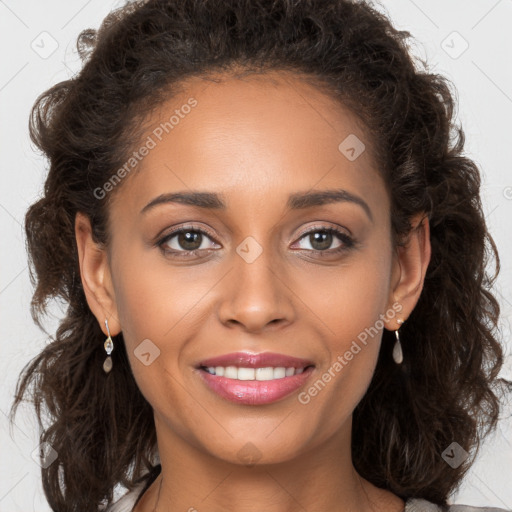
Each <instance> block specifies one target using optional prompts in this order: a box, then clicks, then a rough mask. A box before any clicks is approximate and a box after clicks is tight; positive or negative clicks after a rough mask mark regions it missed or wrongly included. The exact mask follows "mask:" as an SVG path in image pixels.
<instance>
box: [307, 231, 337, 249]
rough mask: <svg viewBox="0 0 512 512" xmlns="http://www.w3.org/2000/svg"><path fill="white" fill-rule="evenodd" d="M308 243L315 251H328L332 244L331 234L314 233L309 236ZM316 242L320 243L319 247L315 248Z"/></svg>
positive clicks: (325, 232)
mask: <svg viewBox="0 0 512 512" xmlns="http://www.w3.org/2000/svg"><path fill="white" fill-rule="evenodd" d="M310 242H311V246H312V247H313V248H314V249H315V250H317V251H322V250H325V249H329V247H330V246H331V244H332V233H329V232H328V231H316V232H315V233H312V234H311V235H310ZM317 242H320V246H318V245H316V246H315V244H316V243H317Z"/></svg>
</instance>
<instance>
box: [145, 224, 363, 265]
mask: <svg viewBox="0 0 512 512" xmlns="http://www.w3.org/2000/svg"><path fill="white" fill-rule="evenodd" d="M189 232H193V233H201V234H202V235H206V236H207V237H208V238H210V239H212V240H214V236H213V235H212V234H211V233H209V232H208V231H206V230H205V229H200V228H196V227H193V226H184V227H181V228H179V229H176V230H174V231H172V232H170V233H168V234H167V235H165V236H164V237H163V238H161V239H160V240H158V241H157V242H156V244H155V245H157V246H158V247H159V248H160V250H161V251H162V252H163V253H164V254H165V255H169V256H171V257H173V258H189V257H192V256H198V255H199V253H200V252H201V251H209V250H211V249H194V250H189V251H187V250H181V251H177V250H175V249H171V250H168V249H166V248H165V247H164V245H165V244H166V243H167V242H169V240H171V239H172V238H174V237H175V236H176V235H179V234H181V233H189ZM312 233H328V234H333V235H335V236H336V237H337V238H338V239H339V240H340V241H341V242H342V245H340V247H337V248H335V249H327V250H325V251H320V250H316V249H298V250H302V251H307V252H310V253H311V252H312V253H316V254H319V255H324V254H327V255H336V254H340V253H343V252H346V251H348V250H350V249H352V248H353V247H354V246H355V245H356V241H355V240H354V239H353V238H352V237H350V236H349V235H347V234H346V233H344V232H342V231H340V230H339V229H337V228H333V227H318V226H315V227H314V228H312V229H310V230H308V231H305V232H304V233H302V234H301V235H300V236H299V238H298V241H300V240H302V239H303V238H304V237H306V236H307V235H310V234H312Z"/></svg>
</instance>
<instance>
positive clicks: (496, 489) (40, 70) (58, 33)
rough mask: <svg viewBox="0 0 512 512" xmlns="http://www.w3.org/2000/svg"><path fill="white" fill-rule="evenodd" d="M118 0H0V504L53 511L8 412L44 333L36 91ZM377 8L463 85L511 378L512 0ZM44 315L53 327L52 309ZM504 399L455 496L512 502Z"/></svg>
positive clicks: (33, 436)
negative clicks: (38, 267) (31, 233)
mask: <svg viewBox="0 0 512 512" xmlns="http://www.w3.org/2000/svg"><path fill="white" fill-rule="evenodd" d="M121 5H122V2H121V1H117V2H112V1H111V0H110V1H109V0H107V1H105V0H68V1H57V0H46V1H44V2H42V1H40V0H39V1H36V0H24V1H15V0H0V38H1V43H2V44H1V49H0V51H1V54H2V61H1V66H0V119H1V123H0V148H1V150H2V151H1V161H0V162H1V163H0V166H1V175H0V177H1V187H0V230H1V231H0V233H1V237H0V240H1V253H0V343H1V356H0V379H1V380H0V382H1V386H0V443H1V444H0V512H15V511H23V512H29V511H41V512H43V511H49V510H50V509H49V507H48V505H47V503H46V500H45V498H44V495H43V492H42V488H41V483H40V468H39V465H38V463H37V460H36V459H37V457H35V456H34V454H35V453H37V446H38V434H37V425H36V421H35V419H34V416H33V415H32V413H31V411H30V410H29V409H28V408H24V409H22V413H21V414H20V415H19V416H18V417H17V420H16V424H15V425H14V426H13V428H12V429H10V428H9V425H8V421H7V416H6V415H7V413H8V410H9V407H10V405H11V402H12V397H13V390H14V386H15V382H16V379H17V376H18V374H19V372H20V370H21V369H22V367H23V366H24V365H25V364H26V363H27V362H28V361H29V360H30V359H31V358H32V357H34V356H35V355H36V354H37V353H38V351H39V350H40V349H41V348H42V347H43V346H44V345H45V343H46V341H47V336H46V335H45V333H43V332H42V331H40V330H39V329H38V328H37V327H36V326H35V325H34V324H33V322H32V319H31V316H30V312H29V303H30V299H31V292H32V288H31V285H30V281H29V274H28V268H27V255H26V250H25V238H24V231H23V219H24V214H25V212H26V210H27V208H28V206H29V205H30V204H31V203H33V202H34V201H35V200H36V199H37V198H38V196H39V195H40V194H41V191H42V186H43V183H44V179H45V175H46V169H47V166H46V162H45V160H44V159H43V158H42V157H41V155H39V154H38V153H37V152H35V150H34V148H33V147H32V145H31V143H30V140H29V137H28V130H27V124H28V116H29V110H30V107H31V106H32V104H33V103H34V101H35V99H36V97H37V96H38V95H39V94H40V93H41V92H43V91H44V90H46V89H48V88H49V87H50V86H52V85H53V84H55V83H57V82H59V81H61V80H64V79H67V78H68V77H70V76H71V75H73V74H74V73H75V72H77V71H78V70H79V67H80V60H79V58H78V56H77V54H76V51H75V42H76V37H77V35H78V34H79V32H80V31H81V30H83V29H85V28H97V27H98V26H99V24H100V22H101V20H102V19H103V18H104V16H105V15H106V14H107V13H108V12H109V11H110V10H111V9H113V8H115V7H119V6H121ZM378 8H379V9H382V10H385V11H386V12H388V14H389V15H390V17H391V18H392V20H393V22H394V24H395V25H396V26H397V27H398V28H400V29H404V30H408V31H410V32H411V34H412V35H413V36H414V39H415V42H414V53H415V54H416V55H418V56H420V57H422V58H424V59H426V60H427V61H428V62H429V66H430V70H431V71H434V72H438V73H441V74H443V75H445V76H447V77H448V78H449V79H450V80H451V81H452V82H453V84H454V85H455V87H456V89H457V91H458V105H459V107H458V118H459V120H460V121H461V122H462V124H463V126H464V129H465V133H466V137H467V143H466V149H467V154H468V155H469V156H470V157H471V158H473V159H474V160H475V161H476V162H477V163H478V165H479V167H480V169H481V171H482V180H483V183H482V191H481V193H482V198H483V202H484V209H485V212H486V219H487V223H488V226H489V229H490V231H491V234H492V236H493V237H494V239H495V241H496V243H497V246H498V249H499V251H500V256H501V262H502V270H501V274H500V276H499V279H498V281H497V285H496V286H497V288H496V293H497V294H498V297H499V301H500V304H501V308H502V315H503V316H502V323H501V328H502V333H503V341H504V343H505V344H506V350H507V359H506V367H505V368H504V370H503V372H502V375H503V376H504V377H508V378H512V369H511V366H512V365H511V359H512V358H511V357H510V353H511V352H512V341H511V339H510V338H511V329H510V319H511V316H512V286H511V285H512V264H511V260H512V239H511V236H510V235H511V223H510V219H511V218H512V172H511V157H512V140H511V136H512V130H511V129H510V119H511V118H512V65H511V62H512V59H511V57H510V56H511V55H512V31H511V27H512V1H511V0H471V1H467V0H429V1H427V0H414V1H413V0H394V1H391V0H383V1H382V2H381V4H380V6H378ZM54 311H55V312H56V313H55V317H54V318H53V319H52V318H51V319H50V320H49V322H48V323H47V329H48V331H49V332H50V333H53V332H54V329H55V327H56V325H57V320H58V318H57V317H58V312H59V309H58V308H55V309H54ZM511 409H512V407H511V405H510V398H509V403H508V404H507V406H506V408H505V409H504V411H503V419H502V420H501V421H500V424H499V426H498V428H497V430H496V433H495V434H494V435H492V437H489V438H488V439H487V440H486V442H485V444H484V445H483V447H482V450H481V452H480V455H479V457H478V458H477V460H476V462H475V464H474V465H473V467H472V469H471V471H470V472H469V474H468V475H467V478H466V479H465V481H464V483H463V485H462V487H461V488H460V489H459V491H458V492H457V493H456V494H455V495H454V496H453V498H452V500H451V501H452V502H457V503H466V504H472V505H475V506H484V505H492V506H495V507H501V508H505V509H511V510H512V418H511ZM34 450H35V451H34Z"/></svg>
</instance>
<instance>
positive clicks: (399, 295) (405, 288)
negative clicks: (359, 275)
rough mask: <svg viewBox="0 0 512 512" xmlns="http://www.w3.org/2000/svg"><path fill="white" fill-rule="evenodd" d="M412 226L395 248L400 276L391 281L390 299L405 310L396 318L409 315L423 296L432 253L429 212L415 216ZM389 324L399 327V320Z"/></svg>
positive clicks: (396, 265)
mask: <svg viewBox="0 0 512 512" xmlns="http://www.w3.org/2000/svg"><path fill="white" fill-rule="evenodd" d="M411 226H412V229H411V231H410V233H409V236H408V238H407V241H406V243H405V244H404V245H403V246H400V247H397V248H396V254H395V262H394V266H395V269H396V267H398V272H396V273H397V274H398V277H397V278H396V279H395V280H394V282H392V283H391V284H392V287H391V302H392V303H395V302H398V303H400V304H401V306H402V310H401V312H400V315H399V317H397V318H402V319H404V320H405V319H407V318H408V317H409V315H410V314H411V312H412V310H413V309H414V307H415V306H416V304H417V302H418V300H419V298H420V295H421V291H422V290H423V284H424V280H425V275H426V272H427V267H428V264H429V263H430V256H431V245H430V226H429V222H428V217H427V215H425V214H424V213H422V214H418V215H416V216H414V217H413V218H412V220H411ZM391 324H393V325H391ZM395 324H396V325H395ZM386 328H387V329H389V330H396V329H398V328H399V324H398V323H397V322H396V318H395V319H393V320H390V322H389V325H388V326H386Z"/></svg>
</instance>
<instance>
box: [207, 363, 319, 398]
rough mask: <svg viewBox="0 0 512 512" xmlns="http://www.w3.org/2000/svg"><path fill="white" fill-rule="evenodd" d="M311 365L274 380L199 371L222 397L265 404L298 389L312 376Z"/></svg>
mask: <svg viewBox="0 0 512 512" xmlns="http://www.w3.org/2000/svg"><path fill="white" fill-rule="evenodd" d="M313 369H314V367H313V366H310V367H309V368H307V369H306V370H304V371H303V372H302V373H299V374H298V375H292V376H291V377H283V378H282V379H274V380H261V381H260V380H236V379H228V378H227V377H219V376H217V375H212V374H211V373H208V372H207V371H206V370H203V369H200V370H199V373H200V375H201V377H202V378H203V380H204V382H206V384H207V385H208V386H209V388H210V389H211V390H212V391H214V392H215V393H217V394H218V395H219V396H221V397H222V398H225V399H227V400H229V401H231V402H235V403H238V404H244V405H263V404H270V403H272V402H277V401H278V400H281V399H282V398H284V397H286V396H288V395H290V394H291V393H293V392H294V391H297V390H298V389H299V388H300V387H301V386H303V385H304V382H305V381H306V380H307V379H308V378H309V377H310V375H311V374H312V372H313Z"/></svg>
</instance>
